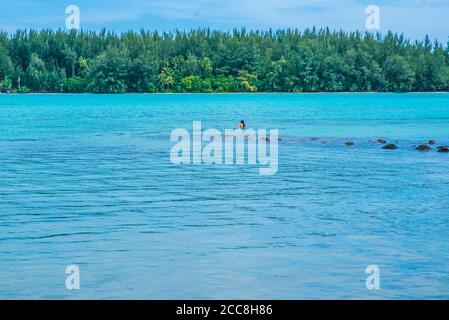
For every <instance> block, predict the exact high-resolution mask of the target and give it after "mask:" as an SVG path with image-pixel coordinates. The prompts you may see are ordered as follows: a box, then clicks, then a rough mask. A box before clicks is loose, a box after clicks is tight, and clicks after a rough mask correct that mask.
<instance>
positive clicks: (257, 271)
mask: <svg viewBox="0 0 449 320" xmlns="http://www.w3.org/2000/svg"><path fill="white" fill-rule="evenodd" d="M241 119H245V120H246V122H247V124H248V125H249V127H251V128H274V129H279V132H280V135H281V137H282V138H283V141H282V142H281V143H280V145H279V171H278V173H277V175H275V176H260V175H259V174H258V166H248V165H245V166H236V165H234V166H224V165H214V166H205V165H203V166H187V165H185V166H174V165H172V164H171V162H170V158H169V155H170V149H171V146H172V143H171V142H170V141H169V136H170V132H171V131H172V130H173V129H175V128H186V129H189V130H191V127H192V121H193V120H201V121H202V123H203V128H217V129H219V130H224V129H226V128H234V127H235V125H236V123H237V122H238V121H240V120H241ZM311 137H317V138H320V140H311V139H310V138H311ZM378 138H384V139H386V140H388V141H391V142H396V141H397V144H398V146H399V147H400V149H399V150H395V151H388V150H383V149H382V148H381V146H380V145H379V144H374V143H369V140H370V139H375V140H377V139H378ZM429 139H435V140H437V142H438V144H437V145H444V144H449V94H434V95H432V94H406V95H392V94H378V95H377V94H371V95H346V94H341V95H287V94H286V95H275V94H273V95H121V96H110V95H24V96H18V95H0V298H7V299H8V298H25V299H29V298H44V299H53V298H63V299H71V298H82V299H84V298H87V299H89V298H125V299H127V298H148V299H156V298H157V299H164V298H172V299H187V298H188V299H209V298H214V299H226V298H234V299H237V298H253V299H278V298H284V299H298V298H305V299H315V298H318V299H325V298H326V299H327V298H343V299H346V298H350V299H353V298H363V299H364V298H367V299H382V298H397V299H403V298H446V299H447V298H449V245H448V239H449V209H448V208H449V196H448V195H449V155H447V154H440V153H437V152H435V151H432V152H428V153H420V152H418V151H415V150H414V149H413V147H412V146H413V145H415V144H418V143H421V142H425V141H428V140H429ZM348 140H351V141H353V142H355V145H354V146H353V147H346V146H345V145H344V142H346V141H348ZM322 141H324V142H326V143H322ZM72 264H75V265H78V266H79V267H80V269H81V290H73V291H69V290H67V289H66V288H65V279H66V276H67V275H66V274H65V268H66V266H68V265H72ZM368 265H378V266H379V268H380V270H381V290H377V291H368V290H367V289H366V287H365V279H366V277H367V275H366V274H365V268H366V267H367V266H368Z"/></svg>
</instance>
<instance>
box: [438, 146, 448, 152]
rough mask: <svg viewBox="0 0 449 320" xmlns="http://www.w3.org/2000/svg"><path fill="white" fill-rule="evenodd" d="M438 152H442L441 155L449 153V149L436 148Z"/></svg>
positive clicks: (443, 147) (445, 147) (444, 147)
mask: <svg viewBox="0 0 449 320" xmlns="http://www.w3.org/2000/svg"><path fill="white" fill-rule="evenodd" d="M438 152H442V153H446V152H449V147H447V146H441V147H438Z"/></svg>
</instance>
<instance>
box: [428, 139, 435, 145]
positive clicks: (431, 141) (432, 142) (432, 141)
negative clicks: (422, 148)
mask: <svg viewBox="0 0 449 320" xmlns="http://www.w3.org/2000/svg"><path fill="white" fill-rule="evenodd" d="M435 143H436V141H435V140H430V141H429V142H428V144H435Z"/></svg>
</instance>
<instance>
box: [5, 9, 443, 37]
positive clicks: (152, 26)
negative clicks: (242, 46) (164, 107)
mask: <svg viewBox="0 0 449 320" xmlns="http://www.w3.org/2000/svg"><path fill="white" fill-rule="evenodd" d="M371 4H373V5H377V6H379V7H380V10H381V32H385V31H387V30H393V31H397V32H403V33H404V34H405V35H406V36H407V37H409V38H412V39H421V38H423V37H424V36H425V35H426V34H429V35H430V36H431V37H432V38H438V39H439V40H440V41H442V42H446V41H448V40H449V18H448V17H449V0H392V1H385V0H370V1H366V0H270V1H268V0H0V29H2V30H3V31H7V32H14V31H15V30H16V29H18V28H28V29H29V28H35V29H40V28H64V27H65V18H66V14H65V8H66V7H67V6H68V5H77V6H78V7H79V8H80V11H81V27H82V28H83V29H90V30H99V29H101V28H103V27H106V28H107V29H112V30H115V31H124V30H129V29H134V30H138V29H140V28H145V29H149V30H164V31H170V30H175V29H191V28H198V27H210V28H213V29H220V30H230V29H232V28H235V27H237V28H240V27H246V28H247V29H268V28H275V29H276V28H285V27H289V28H298V29H304V28H306V27H311V26H314V25H315V26H317V27H327V26H328V27H330V28H331V29H343V30H346V31H351V30H362V31H364V30H365V20H366V18H367V15H366V14H365V9H366V7H367V6H368V5H371Z"/></svg>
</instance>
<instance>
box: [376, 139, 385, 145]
mask: <svg viewBox="0 0 449 320" xmlns="http://www.w3.org/2000/svg"><path fill="white" fill-rule="evenodd" d="M377 142H379V143H382V144H385V143H387V141H385V140H384V139H379V140H377Z"/></svg>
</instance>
